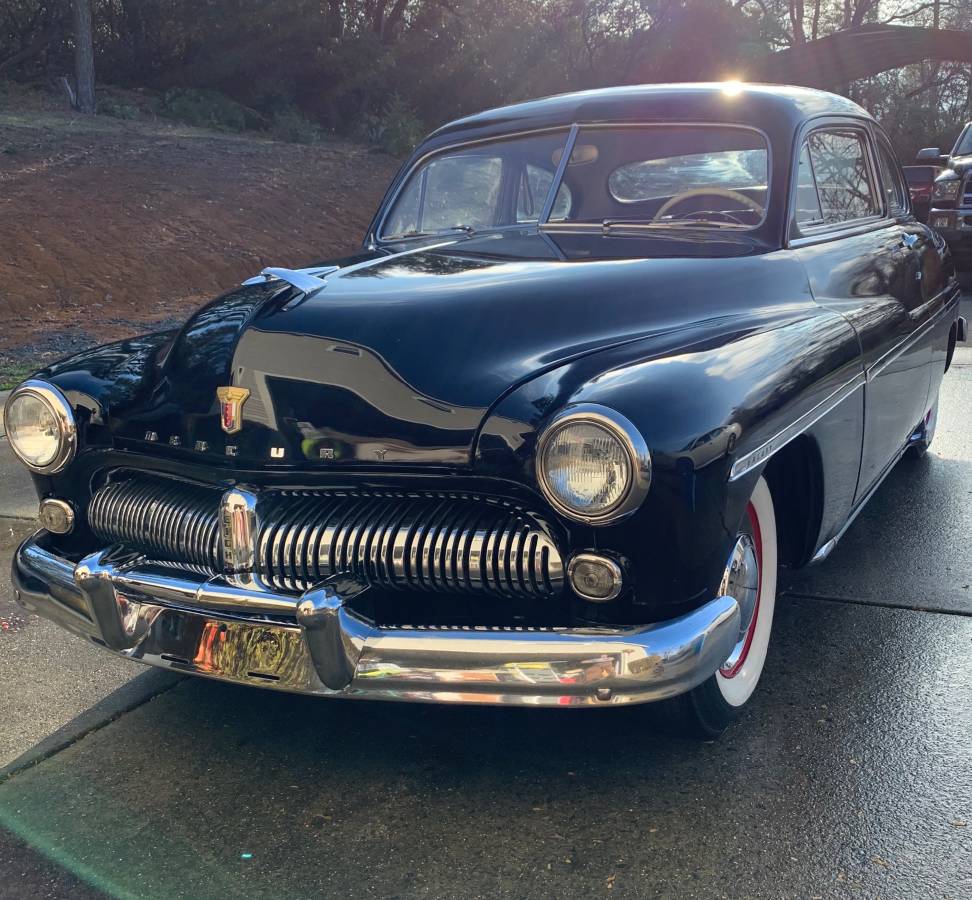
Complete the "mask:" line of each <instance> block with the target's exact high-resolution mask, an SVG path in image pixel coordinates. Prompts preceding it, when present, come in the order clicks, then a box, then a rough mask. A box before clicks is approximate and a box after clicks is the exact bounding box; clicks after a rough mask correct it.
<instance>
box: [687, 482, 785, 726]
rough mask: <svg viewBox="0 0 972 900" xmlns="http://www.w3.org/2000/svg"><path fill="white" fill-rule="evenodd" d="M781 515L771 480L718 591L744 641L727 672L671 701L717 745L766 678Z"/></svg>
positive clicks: (754, 504)
mask: <svg viewBox="0 0 972 900" xmlns="http://www.w3.org/2000/svg"><path fill="white" fill-rule="evenodd" d="M776 550H777V547H776V514H775V512H774V510H773V497H772V495H771V494H770V489H769V485H767V483H766V480H765V479H763V478H760V479H759V481H758V482H757V484H756V488H755V490H754V491H753V494H752V497H750V500H749V505H748V506H747V508H746V515H745V516H744V517H743V522H742V524H741V525H740V527H739V532H738V534H737V535H736V541H735V544H734V545H733V549H732V554H731V555H730V557H729V561H728V562H727V564H726V570H725V573H724V574H723V577H722V584H721V585H720V589H719V592H720V594H722V595H729V596H731V597H734V598H735V599H736V602H737V603H738V604H739V610H740V613H741V616H740V624H739V639H738V641H737V642H736V646H735V647H734V648H733V650H732V653H731V654H730V655H729V658H728V659H727V660H726V661H725V663H723V665H722V667H721V668H720V669H719V671H718V672H716V673H715V674H714V675H712V676H711V677H710V678H709V679H707V680H706V681H704V682H702V684H700V685H699V686H698V687H697V688H694V689H693V690H691V691H689V692H688V693H687V694H683V695H682V696H680V697H676V698H674V699H673V700H671V701H669V703H670V704H671V710H672V712H673V713H674V715H675V718H676V721H677V724H678V726H679V727H680V729H681V730H683V731H685V732H687V733H688V734H690V735H692V736H694V737H698V738H702V739H703V740H713V739H715V738H717V737H719V735H721V734H722V733H723V732H724V731H725V730H726V729H727V728H728V727H729V726H730V725H731V724H732V723H733V722H734V721H735V720H736V719H738V718H739V716H740V714H741V712H742V710H743V707H744V706H745V705H746V703H747V702H748V701H749V698H750V697H752V695H753V692H754V691H755V690H756V685H757V684H758V683H759V678H760V675H762V673H763V665H764V663H765V662H766V652H767V649H768V647H769V639H770V632H771V631H772V628H773V611H774V609H775V607H776V555H777V554H776Z"/></svg>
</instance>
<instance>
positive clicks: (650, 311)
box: [116, 233, 756, 466]
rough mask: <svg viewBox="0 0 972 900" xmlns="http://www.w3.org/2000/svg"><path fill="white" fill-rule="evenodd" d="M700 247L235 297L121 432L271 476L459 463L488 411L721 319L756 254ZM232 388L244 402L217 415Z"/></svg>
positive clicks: (361, 263) (355, 266) (475, 267)
mask: <svg viewBox="0 0 972 900" xmlns="http://www.w3.org/2000/svg"><path fill="white" fill-rule="evenodd" d="M511 241H513V242H514V243H515V247H514V245H513V244H511V243H510V242H511ZM704 243H705V244H706V247H705V252H707V253H708V254H710V255H709V256H708V257H706V258H700V257H699V256H698V254H699V253H701V252H702V250H701V249H700V248H701V244H700V242H699V241H698V240H697V239H696V238H687V237H684V236H677V237H670V236H656V237H650V238H643V237H634V238H621V237H612V238H604V239H599V238H590V237H588V238H584V239H578V238H568V239H563V240H559V241H558V242H557V244H554V243H552V242H551V241H550V240H549V239H548V238H547V237H546V236H544V235H539V234H536V233H534V234H533V235H532V236H530V237H527V238H525V237H524V236H522V235H518V236H516V237H515V238H509V237H507V238H504V239H502V240H499V241H495V240H494V241H488V240H486V239H483V240H479V241H477V240H464V241H462V242H451V243H449V244H446V245H440V246H435V247H425V248H421V249H417V250H412V251H409V252H405V253H399V254H391V255H386V254H381V255H379V254H371V255H368V256H364V257H358V258H356V259H353V260H352V261H351V264H350V265H344V266H343V267H342V268H340V269H338V270H337V271H335V272H333V273H331V274H330V275H327V276H326V284H325V286H324V287H322V288H321V289H320V290H318V291H316V292H314V293H312V294H309V295H308V294H302V293H300V292H298V291H296V290H294V289H291V288H289V287H288V286H286V285H284V284H283V283H281V282H268V283H262V284H257V285H250V286H244V287H242V288H240V289H239V290H237V291H235V292H233V293H230V294H227V295H226V296H224V297H222V298H220V299H219V300H217V301H215V302H214V303H212V304H210V305H209V306H208V307H205V308H204V309H203V310H201V311H200V312H199V313H198V314H197V315H196V316H195V317H194V318H193V319H192V320H190V322H189V323H188V324H187V325H186V326H185V328H183V329H182V331H181V332H180V333H179V334H178V336H177V337H176V339H175V340H174V342H173V343H172V345H171V347H170V348H169V349H168V350H167V352H166V353H165V357H164V360H163V362H162V364H161V365H160V366H159V368H158V375H157V383H156V384H155V385H154V387H153V389H152V390H151V391H150V392H148V395H147V396H144V397H143V399H142V400H140V401H139V402H138V403H136V404H133V405H132V407H131V408H129V409H127V410H125V411H124V413H122V414H121V415H120V417H119V421H118V423H117V427H116V434H117V435H118V436H119V437H124V438H127V439H130V440H133V441H140V442H141V441H144V440H146V439H147V438H148V439H151V440H154V441H158V442H159V443H161V444H164V445H169V446H172V445H173V444H174V445H177V446H178V447H179V448H180V449H181V450H183V451H191V452H193V453H195V454H203V455H214V454H215V455H219V456H224V457H225V456H226V455H231V456H233V457H238V458H240V459H242V460H247V461H248V462H252V463H254V464H260V465H271V466H273V465H294V464H299V465H302V466H328V465H333V464H335V463H355V464H364V465H386V464H389V463H395V464H399V465H408V464H413V463H420V464H423V465H430V464H431V465H436V464H440V465H447V466H455V465H464V464H468V463H469V462H470V459H471V455H472V449H473V446H474V443H475V439H476V435H477V433H478V430H479V427H480V425H481V423H482V422H483V420H484V418H485V416H486V415H487V413H488V411H489V409H490V408H491V407H492V406H493V405H494V404H495V403H496V402H497V401H498V400H499V399H500V398H501V397H503V396H504V395H505V394H506V393H507V392H509V391H510V390H512V389H514V388H515V387H517V386H518V385H520V384H522V383H523V382H525V381H526V380H528V379H530V378H532V377H535V376H536V375H538V374H540V373H542V372H545V371H548V370H550V369H552V368H554V367H558V366H561V365H564V364H565V363H567V362H569V361H571V360H574V359H577V358H579V357H582V356H585V355H588V354H591V353H594V352H597V351H599V350H602V349H604V348H607V347H612V346H617V345H618V344H621V343H624V342H629V341H639V340H646V339H651V338H655V339H658V340H659V342H660V346H661V345H662V344H664V345H665V346H672V345H673V343H674V344H677V343H679V341H680V340H684V341H686V342H687V341H688V340H689V339H690V338H689V334H688V333H689V332H690V331H691V330H692V329H693V328H695V327H697V326H698V323H700V322H701V321H704V320H710V321H711V320H717V319H724V318H726V317H727V316H729V315H731V313H732V310H731V309H728V310H727V309H726V306H725V301H724V299H723V298H724V297H726V296H741V297H744V296H745V291H744V290H733V284H732V283H733V282H738V283H740V284H742V283H744V282H745V281H746V279H748V278H752V277H756V271H755V263H756V259H755V257H754V255H753V254H754V248H753V246H752V245H751V244H749V243H747V242H746V241H744V240H739V239H734V238H731V237H730V238H727V239H726V240H725V241H721V239H720V241H719V242H713V241H712V240H711V238H710V239H708V240H707V241H705V242H704ZM714 243H715V244H718V243H722V244H723V246H722V247H721V249H716V250H715V251H714V250H713V244H714ZM693 245H694V246H693ZM713 252H716V253H717V254H718V255H717V256H716V257H713V256H712V254H713ZM693 254H696V255H695V256H694V257H693ZM633 255H637V258H631V257H632V256H633ZM714 288H718V290H714ZM683 335H684V338H683ZM230 385H232V386H235V387H237V388H242V389H243V390H244V391H246V392H247V395H246V398H245V400H244V401H243V402H242V404H241V406H240V407H239V408H238V409H234V408H233V407H232V403H231V405H230V408H229V409H227V410H225V412H226V416H225V417H224V416H222V415H221V412H223V410H222V408H221V406H220V404H219V401H218V399H217V390H218V389H219V388H220V387H226V386H230ZM237 414H238V421H235V420H234V416H235V415H237ZM237 426H239V427H238V430H237ZM227 432H229V433H227Z"/></svg>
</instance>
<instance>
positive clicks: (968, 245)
mask: <svg viewBox="0 0 972 900" xmlns="http://www.w3.org/2000/svg"><path fill="white" fill-rule="evenodd" d="M940 153H941V151H940V150H939V149H938V147H926V148H925V149H923V150H921V151H920V152H919V153H918V159H919V161H928V162H933V163H941V164H943V165H944V167H945V171H944V172H942V173H941V174H940V175H939V176H938V177H937V178H936V179H935V188H934V191H933V193H932V200H931V207H932V208H931V211H930V212H929V214H928V222H929V224H930V225H932V226H933V227H934V228H936V229H938V231H940V232H941V233H942V235H943V236H944V238H945V239H946V240H947V241H948V244H949V247H950V248H951V250H952V254H953V256H954V258H955V264H956V266H958V268H959V269H960V271H961V272H963V273H968V274H970V275H972V122H969V123H968V124H966V126H965V128H963V129H962V133H961V134H960V135H959V136H958V138H957V140H956V141H955V146H954V147H952V152H951V154H950V155H949V156H941V155H940Z"/></svg>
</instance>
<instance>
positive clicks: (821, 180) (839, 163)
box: [807, 130, 881, 225]
mask: <svg viewBox="0 0 972 900" xmlns="http://www.w3.org/2000/svg"><path fill="white" fill-rule="evenodd" d="M807 147H808V150H809V154H810V164H811V166H812V167H813V175H814V178H815V180H816V183H817V197H818V198H819V202H820V211H821V218H822V220H823V223H824V224H827V225H831V224H836V223H840V222H849V221H851V220H853V219H864V218H867V217H869V216H877V215H880V214H881V203H880V200H879V199H878V196H877V192H876V191H875V189H874V185H873V184H872V182H871V176H870V172H869V170H868V165H867V150H866V145H865V143H864V136H863V135H862V134H861V133H860V132H858V131H855V130H846V131H844V130H835V131H815V132H814V133H813V134H811V135H810V137H809V138H808V139H807Z"/></svg>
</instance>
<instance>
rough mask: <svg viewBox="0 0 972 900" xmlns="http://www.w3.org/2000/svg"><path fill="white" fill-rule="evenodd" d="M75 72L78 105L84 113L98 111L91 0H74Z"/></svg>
mask: <svg viewBox="0 0 972 900" xmlns="http://www.w3.org/2000/svg"><path fill="white" fill-rule="evenodd" d="M73 6H74V73H75V78H76V80H77V107H78V109H79V110H80V111H81V112H83V113H94V112H96V111H97V103H96V101H95V71H94V36H93V34H92V29H91V0H73Z"/></svg>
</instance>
